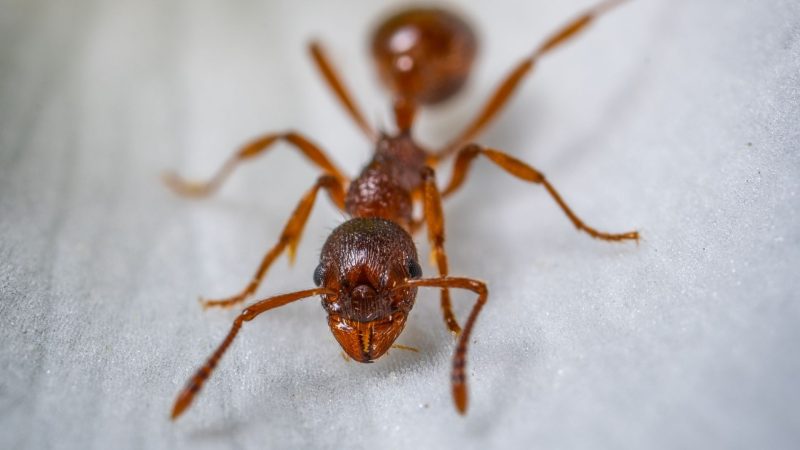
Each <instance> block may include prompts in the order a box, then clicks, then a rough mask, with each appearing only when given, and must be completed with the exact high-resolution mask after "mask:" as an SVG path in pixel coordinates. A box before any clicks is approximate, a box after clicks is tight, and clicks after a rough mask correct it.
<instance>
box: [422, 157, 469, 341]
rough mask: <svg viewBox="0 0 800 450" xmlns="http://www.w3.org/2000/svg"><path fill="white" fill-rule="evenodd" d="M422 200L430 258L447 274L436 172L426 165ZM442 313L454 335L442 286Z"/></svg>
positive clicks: (455, 324)
mask: <svg viewBox="0 0 800 450" xmlns="http://www.w3.org/2000/svg"><path fill="white" fill-rule="evenodd" d="M422 182H423V188H422V189H423V195H424V197H423V202H424V213H425V221H426V224H427V227H428V242H430V245H431V259H432V260H433V261H435V262H436V265H437V267H438V268H439V275H440V276H447V272H448V268H447V253H445V251H444V213H443V212H442V198H441V197H440V195H439V188H438V187H437V186H436V173H435V172H434V170H433V169H431V168H430V167H426V168H425V171H424V172H423V174H422ZM441 301H442V315H443V316H444V323H445V324H446V325H447V328H448V329H449V330H450V332H451V333H453V334H454V335H456V336H457V335H458V334H459V333H460V332H461V327H460V326H459V325H458V321H457V320H456V317H455V315H454V314H453V307H452V305H451V302H450V291H449V290H448V289H447V288H442V300H441Z"/></svg>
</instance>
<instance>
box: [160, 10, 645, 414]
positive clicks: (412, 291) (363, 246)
mask: <svg viewBox="0 0 800 450" xmlns="http://www.w3.org/2000/svg"><path fill="white" fill-rule="evenodd" d="M622 1H624V0H605V1H603V2H601V3H599V4H598V5H596V6H595V7H594V8H591V9H589V10H588V11H585V12H584V13H583V14H581V15H579V16H578V17H577V18H575V19H573V20H572V21H570V22H568V23H566V24H565V25H564V26H562V27H561V28H559V29H558V30H556V32H555V33H554V34H552V35H551V36H550V37H549V38H548V39H546V40H545V41H544V42H543V43H542V44H541V45H540V46H539V47H538V48H537V49H536V50H535V51H534V52H533V54H531V55H530V56H528V57H527V58H525V59H523V60H522V61H521V62H520V63H518V64H517V66H516V67H514V69H513V70H512V71H511V72H510V73H509V74H508V75H507V76H506V78H505V79H504V80H503V81H502V82H501V83H500V85H499V86H498V87H497V88H496V90H495V91H494V94H493V95H492V96H491V97H490V98H489V101H488V102H487V103H486V104H485V105H484V107H483V108H482V109H481V111H480V112H479V114H478V115H477V116H476V117H475V119H474V120H473V121H472V122H471V123H469V125H468V126H467V127H466V128H465V129H464V131H463V132H461V133H460V134H459V135H457V136H456V138H455V139H453V140H452V141H450V142H449V143H448V144H447V145H445V146H444V147H443V148H441V149H439V150H436V151H432V150H429V149H427V148H425V147H424V146H422V145H420V144H419V143H418V142H417V141H416V140H415V139H414V138H413V137H412V128H413V125H414V118H415V115H416V114H415V113H416V111H417V109H418V108H419V107H422V106H427V105H432V104H435V103H439V102H442V101H444V100H447V99H449V98H451V97H452V96H453V95H454V94H456V93H457V92H459V90H460V89H461V87H462V86H463V85H464V83H465V82H466V80H467V77H468V75H469V73H470V68H471V66H472V62H473V59H474V57H475V53H476V48H477V41H476V37H475V34H474V33H473V31H472V30H471V28H470V27H469V25H468V24H467V23H466V22H465V21H464V20H462V19H461V18H459V17H458V16H456V15H454V14H453V13H451V12H448V11H445V10H442V9H433V8H412V9H407V10H403V11H400V12H398V13H396V14H394V15H392V16H390V17H389V18H387V19H386V20H385V21H384V22H382V23H381V24H380V25H379V26H378V28H377V29H376V30H375V31H374V34H373V35H372V42H371V51H372V56H373V57H374V60H375V63H376V65H377V69H378V74H379V76H380V79H381V81H382V82H383V83H384V84H385V85H386V87H387V88H388V90H389V91H390V92H391V94H392V96H393V109H394V117H395V124H396V127H397V130H396V132H395V133H394V134H387V133H385V132H380V133H377V132H376V131H375V130H373V128H372V127H371V126H370V125H369V123H368V122H367V121H366V120H365V119H364V116H363V115H362V114H361V112H360V110H359V108H358V107H357V106H356V104H355V102H354V101H353V99H352V96H351V95H350V93H349V92H348V90H347V88H346V87H345V85H344V83H343V82H342V80H341V79H340V78H339V76H338V74H337V72H336V70H334V67H333V65H332V64H331V62H330V60H329V58H328V57H327V56H326V54H325V52H324V50H323V49H322V47H321V46H320V44H319V43H318V42H312V43H311V44H310V47H309V49H310V52H311V56H312V58H313V60H314V63H315V65H316V67H317V69H319V71H320V72H321V74H322V76H323V78H324V80H325V81H326V82H327V84H328V86H329V87H330V89H331V90H332V91H333V92H334V94H335V95H336V98H337V99H338V100H339V102H341V104H342V105H343V106H344V108H345V110H346V111H347V114H348V115H349V116H350V118H351V119H352V120H353V121H354V122H355V123H356V125H358V127H359V128H361V130H362V131H363V132H364V134H365V135H366V136H367V137H368V138H369V140H370V142H371V143H372V144H373V145H374V146H375V153H374V156H373V157H372V160H371V161H369V163H368V164H367V165H366V166H365V167H364V168H363V170H362V171H361V174H360V175H359V176H358V177H356V178H355V179H353V180H349V179H348V177H346V176H345V175H344V174H343V173H342V171H341V170H339V168H337V167H336V166H335V165H334V164H333V163H332V162H331V161H330V159H329V158H328V156H327V155H326V154H325V152H324V151H323V150H322V149H320V147H318V146H317V145H316V144H314V143H312V142H311V141H310V140H309V139H307V138H306V137H304V136H303V135H301V134H298V133H295V132H286V133H270V134H266V135H263V136H261V137H259V138H257V139H255V140H253V141H252V142H250V143H248V144H246V145H245V146H243V147H242V148H241V149H239V151H238V152H236V153H235V154H234V155H233V156H232V157H231V158H230V159H229V160H228V161H227V162H226V163H225V164H224V165H223V166H222V167H221V168H220V169H219V171H218V172H217V173H216V174H215V175H214V176H213V177H212V178H211V179H210V180H209V181H206V182H203V183H191V182H187V181H185V180H183V179H182V178H180V177H179V176H177V175H175V174H167V175H166V177H165V181H166V182H167V184H168V185H169V186H170V187H171V188H172V189H174V190H175V191H176V192H178V193H180V194H183V195H186V196H206V195H209V194H211V193H212V192H214V191H215V190H216V189H217V188H218V187H219V186H220V184H222V182H223V181H224V180H225V179H226V178H227V177H228V175H230V173H231V172H232V171H233V169H234V168H235V167H236V166H237V165H238V164H239V163H240V162H243V161H245V160H249V159H251V158H253V157H255V156H259V155H262V154H264V153H265V152H266V151H267V150H269V149H270V148H272V147H273V144H275V143H277V142H279V141H284V142H286V143H288V144H290V145H292V146H293V147H294V148H296V149H297V150H299V151H300V153H302V154H303V155H304V156H305V157H306V158H308V159H309V160H311V162H313V163H314V164H315V165H317V166H318V167H319V168H320V169H321V171H322V173H323V174H322V175H321V176H320V177H319V178H318V179H317V181H316V182H315V183H314V185H313V186H312V187H311V189H310V190H308V192H306V193H305V195H303V197H302V198H301V200H300V202H299V204H298V205H297V207H296V208H295V210H294V212H293V213H292V215H291V217H290V218H289V221H288V222H287V224H286V225H285V227H284V229H283V231H282V232H281V235H280V238H279V239H278V242H277V244H275V246H274V247H272V249H270V250H269V252H267V254H266V255H265V256H264V258H263V260H262V261H261V264H260V265H259V267H258V270H257V271H256V273H255V275H254V276H253V279H252V280H251V281H250V282H249V283H248V284H247V286H246V287H245V288H244V290H242V291H241V292H240V293H238V294H236V295H234V296H232V297H229V298H224V299H219V300H204V301H202V304H203V306H204V307H232V306H234V305H237V304H239V303H241V302H243V301H245V300H246V299H247V298H249V297H250V296H252V295H253V294H254V293H255V292H256V289H257V288H258V286H259V285H260V284H261V282H262V280H263V279H264V276H265V275H266V273H267V270H268V269H269V267H270V265H271V264H272V263H273V262H274V261H275V259H276V258H278V256H280V255H281V254H282V253H283V252H284V251H286V250H288V253H289V259H290V261H293V260H294V255H295V252H296V249H297V245H298V243H299V241H300V237H301V235H302V232H303V227H304V226H305V223H306V220H307V219H308V216H309V214H310V213H311V210H312V207H313V206H314V201H315V199H316V197H317V194H318V193H319V191H320V190H325V191H327V193H328V196H329V197H330V199H331V200H332V201H333V203H334V204H335V205H336V206H337V207H338V208H339V209H340V210H342V211H343V212H345V213H347V214H348V215H349V216H350V217H351V218H350V219H349V220H347V221H346V222H344V223H343V224H341V225H339V226H338V227H337V228H335V229H334V230H333V231H332V232H331V234H330V236H329V237H328V239H327V240H326V242H325V244H324V246H323V247H322V251H321V255H320V262H319V265H318V266H317V267H316V269H315V270H314V276H313V280H314V284H315V285H316V286H317V287H316V288H313V289H307V290H302V291H297V292H292V293H289V294H283V295H277V296H274V297H270V298H267V299H265V300H261V301H258V302H256V303H254V304H252V305H250V306H248V307H247V308H245V309H244V310H243V311H242V312H241V314H239V316H238V317H236V319H235V320H234V322H233V326H232V327H231V330H230V332H229V333H228V335H227V336H226V337H225V339H224V340H223V341H222V343H221V344H220V345H219V347H217V349H216V350H215V351H214V353H212V354H211V356H210V357H209V358H208V360H207V361H206V363H205V364H204V365H203V366H202V367H200V368H199V369H198V370H197V372H195V374H194V376H192V377H191V378H190V379H189V381H188V383H187V385H186V387H185V388H184V389H183V390H182V391H181V392H180V394H179V395H178V397H177V399H176V401H175V404H174V407H173V409H172V419H173V420H174V419H176V418H177V417H178V416H180V415H181V414H182V413H183V412H184V411H185V410H186V408H188V407H189V405H190V404H191V403H192V400H193V399H194V397H195V395H196V394H197V392H198V391H199V390H200V389H201V388H202V386H203V384H204V383H205V381H206V380H207V379H208V377H209V376H210V375H211V372H212V371H213V370H214V368H215V367H216V366H217V363H218V362H219V360H220V358H221V357H222V355H223V354H224V353H225V351H226V350H227V349H228V347H229V346H230V344H231V343H232V342H233V340H234V339H235V338H236V335H237V334H238V333H239V330H240V329H241V327H242V324H243V323H244V322H247V321H250V320H253V319H255V318H256V317H258V316H259V315H260V314H261V313H263V312H265V311H269V310H271V309H273V308H278V307H281V306H284V305H287V304H289V303H292V302H294V301H296V300H300V299H304V298H308V297H312V296H317V295H319V296H320V297H321V298H322V307H323V308H324V309H325V311H326V312H327V319H328V326H329V327H330V329H331V332H332V333H333V336H334V337H335V338H336V340H337V341H338V342H339V344H340V345H341V347H342V349H343V350H344V351H345V352H346V354H347V355H348V356H349V357H350V358H352V359H354V360H356V361H359V362H364V363H367V362H372V361H374V360H375V359H377V358H379V357H380V356H381V355H383V354H384V353H386V351H387V350H388V349H389V348H391V347H392V346H393V343H394V341H395V339H397V337H398V336H399V335H400V333H401V332H402V331H403V327H404V326H405V323H406V319H407V317H408V314H409V312H410V311H411V308H412V307H413V306H414V301H415V298H416V295H417V288H421V287H432V288H438V289H439V290H440V295H441V308H442V312H443V316H444V322H445V324H446V326H447V327H448V329H449V330H450V331H451V332H452V333H453V334H454V335H455V336H457V339H458V341H457V344H456V348H455V354H454V356H453V366H452V372H451V384H452V395H453V400H454V403H455V407H456V410H457V411H458V412H459V413H460V414H465V413H466V411H467V403H468V399H467V381H466V378H467V377H466V371H465V368H466V361H467V346H468V344H469V338H470V334H471V333H472V329H473V327H474V325H475V321H476V320H477V318H478V315H479V314H480V312H481V309H482V308H483V306H484V304H485V303H486V300H487V295H488V291H487V288H486V285H485V284H484V283H483V282H481V281H478V280H475V279H472V278H463V277H451V276H449V272H448V265H447V254H446V253H445V249H444V241H445V232H444V215H443V213H442V199H443V198H446V197H449V196H450V195H452V194H453V193H454V192H456V190H458V188H459V187H460V186H461V185H462V184H463V182H464V180H465V178H466V175H467V173H468V171H469V168H470V166H471V164H472V162H473V161H474V160H475V158H477V157H478V156H484V157H486V158H487V159H488V160H489V161H491V162H493V163H494V164H496V165H497V166H499V167H500V168H501V169H503V170H505V171H506V172H508V173H509V174H511V175H513V176H515V177H517V178H519V179H521V180H523V181H527V182H529V183H534V184H540V185H542V186H543V187H544V188H545V189H546V190H547V192H548V193H549V194H550V196H551V197H552V198H553V200H555V202H556V203H557V204H558V206H559V207H560V208H561V209H562V210H563V211H564V213H565V214H566V215H567V217H568V218H569V220H570V221H571V222H572V224H573V225H574V226H575V227H576V228H577V229H578V230H580V231H584V232H586V233H588V234H589V235H590V236H592V237H593V238H597V239H602V240H606V241H626V240H633V241H637V242H638V239H639V234H638V232H637V231H630V232H627V233H619V234H613V233H605V232H602V231H598V230H596V229H594V228H592V227H590V226H588V225H586V224H584V223H583V221H582V220H581V219H580V218H578V216H577V215H576V214H575V213H573V212H572V210H571V209H570V208H569V206H567V204H566V203H565V202H564V200H563V199H562V198H561V196H560V195H559V193H558V192H557V191H556V190H555V188H554V187H553V186H552V185H551V184H550V182H548V181H547V179H546V178H545V176H544V175H543V174H542V173H541V172H539V171H538V170H537V169H535V168H533V167H531V166H529V165H527V164H525V163H523V162H522V161H519V160H517V159H516V158H514V157H512V156H509V155H508V154H506V153H503V152H501V151H499V150H496V149H493V148H489V147H484V146H482V145H478V144H475V143H472V140H473V138H475V137H476V136H477V135H478V134H479V133H480V132H481V131H482V130H483V129H484V128H485V127H486V126H487V125H488V124H489V123H490V122H491V121H492V120H493V119H494V118H495V117H496V116H497V113H498V112H499V111H500V110H501V109H502V108H503V106H505V104H506V103H507V102H508V99H509V98H510V97H511V95H512V93H513V92H514V91H515V90H516V88H517V87H518V85H519V83H520V82H521V81H522V80H523V79H524V78H525V76H526V75H528V74H529V73H530V72H531V71H532V69H533V68H534V66H535V65H536V63H537V62H538V61H539V58H540V57H542V56H544V55H545V54H547V53H549V52H550V51H552V50H554V49H555V48H557V47H559V46H560V45H562V44H563V43H565V42H567V41H568V40H570V39H571V38H572V37H574V36H575V35H576V34H578V32H580V31H581V30H583V29H584V28H585V27H586V26H587V25H588V24H589V23H591V22H592V21H593V20H594V19H595V18H597V17H598V16H600V15H602V14H603V13H605V12H606V11H608V10H609V9H611V8H613V7H615V6H617V5H618V4H620V3H621V2H622ZM454 153H455V154H456V156H455V162H454V168H453V173H452V175H451V179H450V182H449V183H448V184H447V186H446V187H445V188H444V189H443V190H440V189H439V188H438V187H437V184H436V172H435V167H436V166H437V164H438V163H440V162H441V161H443V160H444V159H446V158H448V157H449V156H452V155H453V154H454ZM420 202H421V204H422V208H421V211H422V217H419V218H415V217H414V214H413V213H412V212H413V210H414V205H415V203H416V204H418V203H420ZM422 225H425V226H426V227H427V233H428V240H429V242H430V246H431V259H432V261H435V263H436V266H437V268H438V272H439V276H438V277H435V278H422V269H421V267H420V265H419V262H418V258H417V250H416V247H415V246H414V242H413V240H412V238H411V236H412V235H413V234H414V233H415V232H416V231H417V230H419V228H420V227H421V226H422ZM449 289H465V290H469V291H472V292H474V293H475V294H476V295H477V301H476V302H475V304H474V306H473V307H472V310H471V311H470V313H469V316H468V317H467V320H466V322H465V324H464V327H463V329H462V328H461V327H460V326H459V324H458V322H457V321H456V318H455V316H454V315H453V312H452V308H451V303H450V292H449ZM397 347H398V348H402V346H397Z"/></svg>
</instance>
